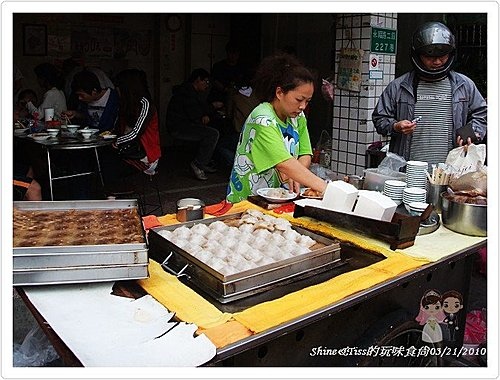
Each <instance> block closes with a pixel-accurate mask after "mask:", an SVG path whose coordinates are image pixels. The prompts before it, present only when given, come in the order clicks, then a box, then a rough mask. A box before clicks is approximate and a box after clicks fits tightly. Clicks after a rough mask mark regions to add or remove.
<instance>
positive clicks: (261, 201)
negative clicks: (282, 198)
mask: <svg viewBox="0 0 500 380" xmlns="http://www.w3.org/2000/svg"><path fill="white" fill-rule="evenodd" d="M247 200H248V201H249V202H252V203H253V204H255V205H257V206H260V207H262V208H264V209H266V210H274V209H275V208H278V207H281V206H285V205H292V204H293V201H290V202H282V203H272V202H269V201H268V200H267V199H265V198H263V197H261V196H260V195H250V196H248V198H247Z"/></svg>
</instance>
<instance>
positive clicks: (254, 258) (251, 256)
mask: <svg viewBox="0 0 500 380" xmlns="http://www.w3.org/2000/svg"><path fill="white" fill-rule="evenodd" d="M242 256H243V258H245V259H246V260H247V261H251V262H253V263H257V262H258V261H259V260H260V259H261V258H262V256H263V255H262V252H261V251H259V250H257V249H253V248H250V249H247V250H246V251H245V252H244V253H243V255H242Z"/></svg>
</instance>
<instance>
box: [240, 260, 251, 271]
mask: <svg viewBox="0 0 500 380" xmlns="http://www.w3.org/2000/svg"><path fill="white" fill-rule="evenodd" d="M254 267H255V266H254V265H252V264H251V263H250V262H249V261H247V260H241V261H240V262H239V264H238V266H237V268H238V269H239V270H240V272H244V271H246V270H249V269H252V268H254Z"/></svg>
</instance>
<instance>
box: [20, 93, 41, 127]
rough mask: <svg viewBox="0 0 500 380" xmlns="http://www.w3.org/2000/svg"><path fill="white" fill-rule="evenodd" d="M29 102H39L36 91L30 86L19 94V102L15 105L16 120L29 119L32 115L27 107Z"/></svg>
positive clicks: (34, 103)
mask: <svg viewBox="0 0 500 380" xmlns="http://www.w3.org/2000/svg"><path fill="white" fill-rule="evenodd" d="M28 102H31V103H32V104H33V105H35V106H36V104H38V100H37V96H36V93H35V91H33V90H32V89H30V88H27V89H25V90H22V91H21V92H20V93H19V95H18V96H17V102H16V104H15V106H14V121H18V120H23V119H29V118H30V117H31V115H30V113H29V111H28V110H27V108H26V104H28Z"/></svg>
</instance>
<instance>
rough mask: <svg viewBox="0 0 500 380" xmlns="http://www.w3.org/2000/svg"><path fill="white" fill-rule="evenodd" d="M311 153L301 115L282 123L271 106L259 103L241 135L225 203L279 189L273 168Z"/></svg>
mask: <svg viewBox="0 0 500 380" xmlns="http://www.w3.org/2000/svg"><path fill="white" fill-rule="evenodd" d="M306 154H312V149H311V141H310V140H309V133H308V131H307V120H306V117H305V115H304V113H301V114H300V115H299V116H297V117H295V118H293V119H290V118H287V120H286V124H285V123H284V122H283V121H281V120H280V119H279V118H278V116H277V115H276V113H275V112H274V109H273V107H272V105H271V104H270V103H267V102H266V103H261V104H260V105H258V106H257V107H256V108H255V109H254V110H253V111H252V113H251V114H250V115H249V116H248V118H247V120H246V121H245V125H244V126H243V130H242V131H241V134H240V140H239V142H238V147H237V148H236V155H235V158H234V164H233V170H232V171H231V178H230V179H229V185H228V191H227V197H226V198H227V200H228V201H229V202H232V203H237V202H240V201H242V200H244V199H246V198H247V197H248V196H249V195H252V194H257V189H261V188H265V187H280V186H281V184H282V182H283V181H282V180H281V179H280V176H279V172H278V171H277V170H276V169H275V166H276V165H277V164H279V163H280V162H283V161H286V160H288V159H289V158H290V157H295V158H298V157H299V156H303V155H306Z"/></svg>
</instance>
